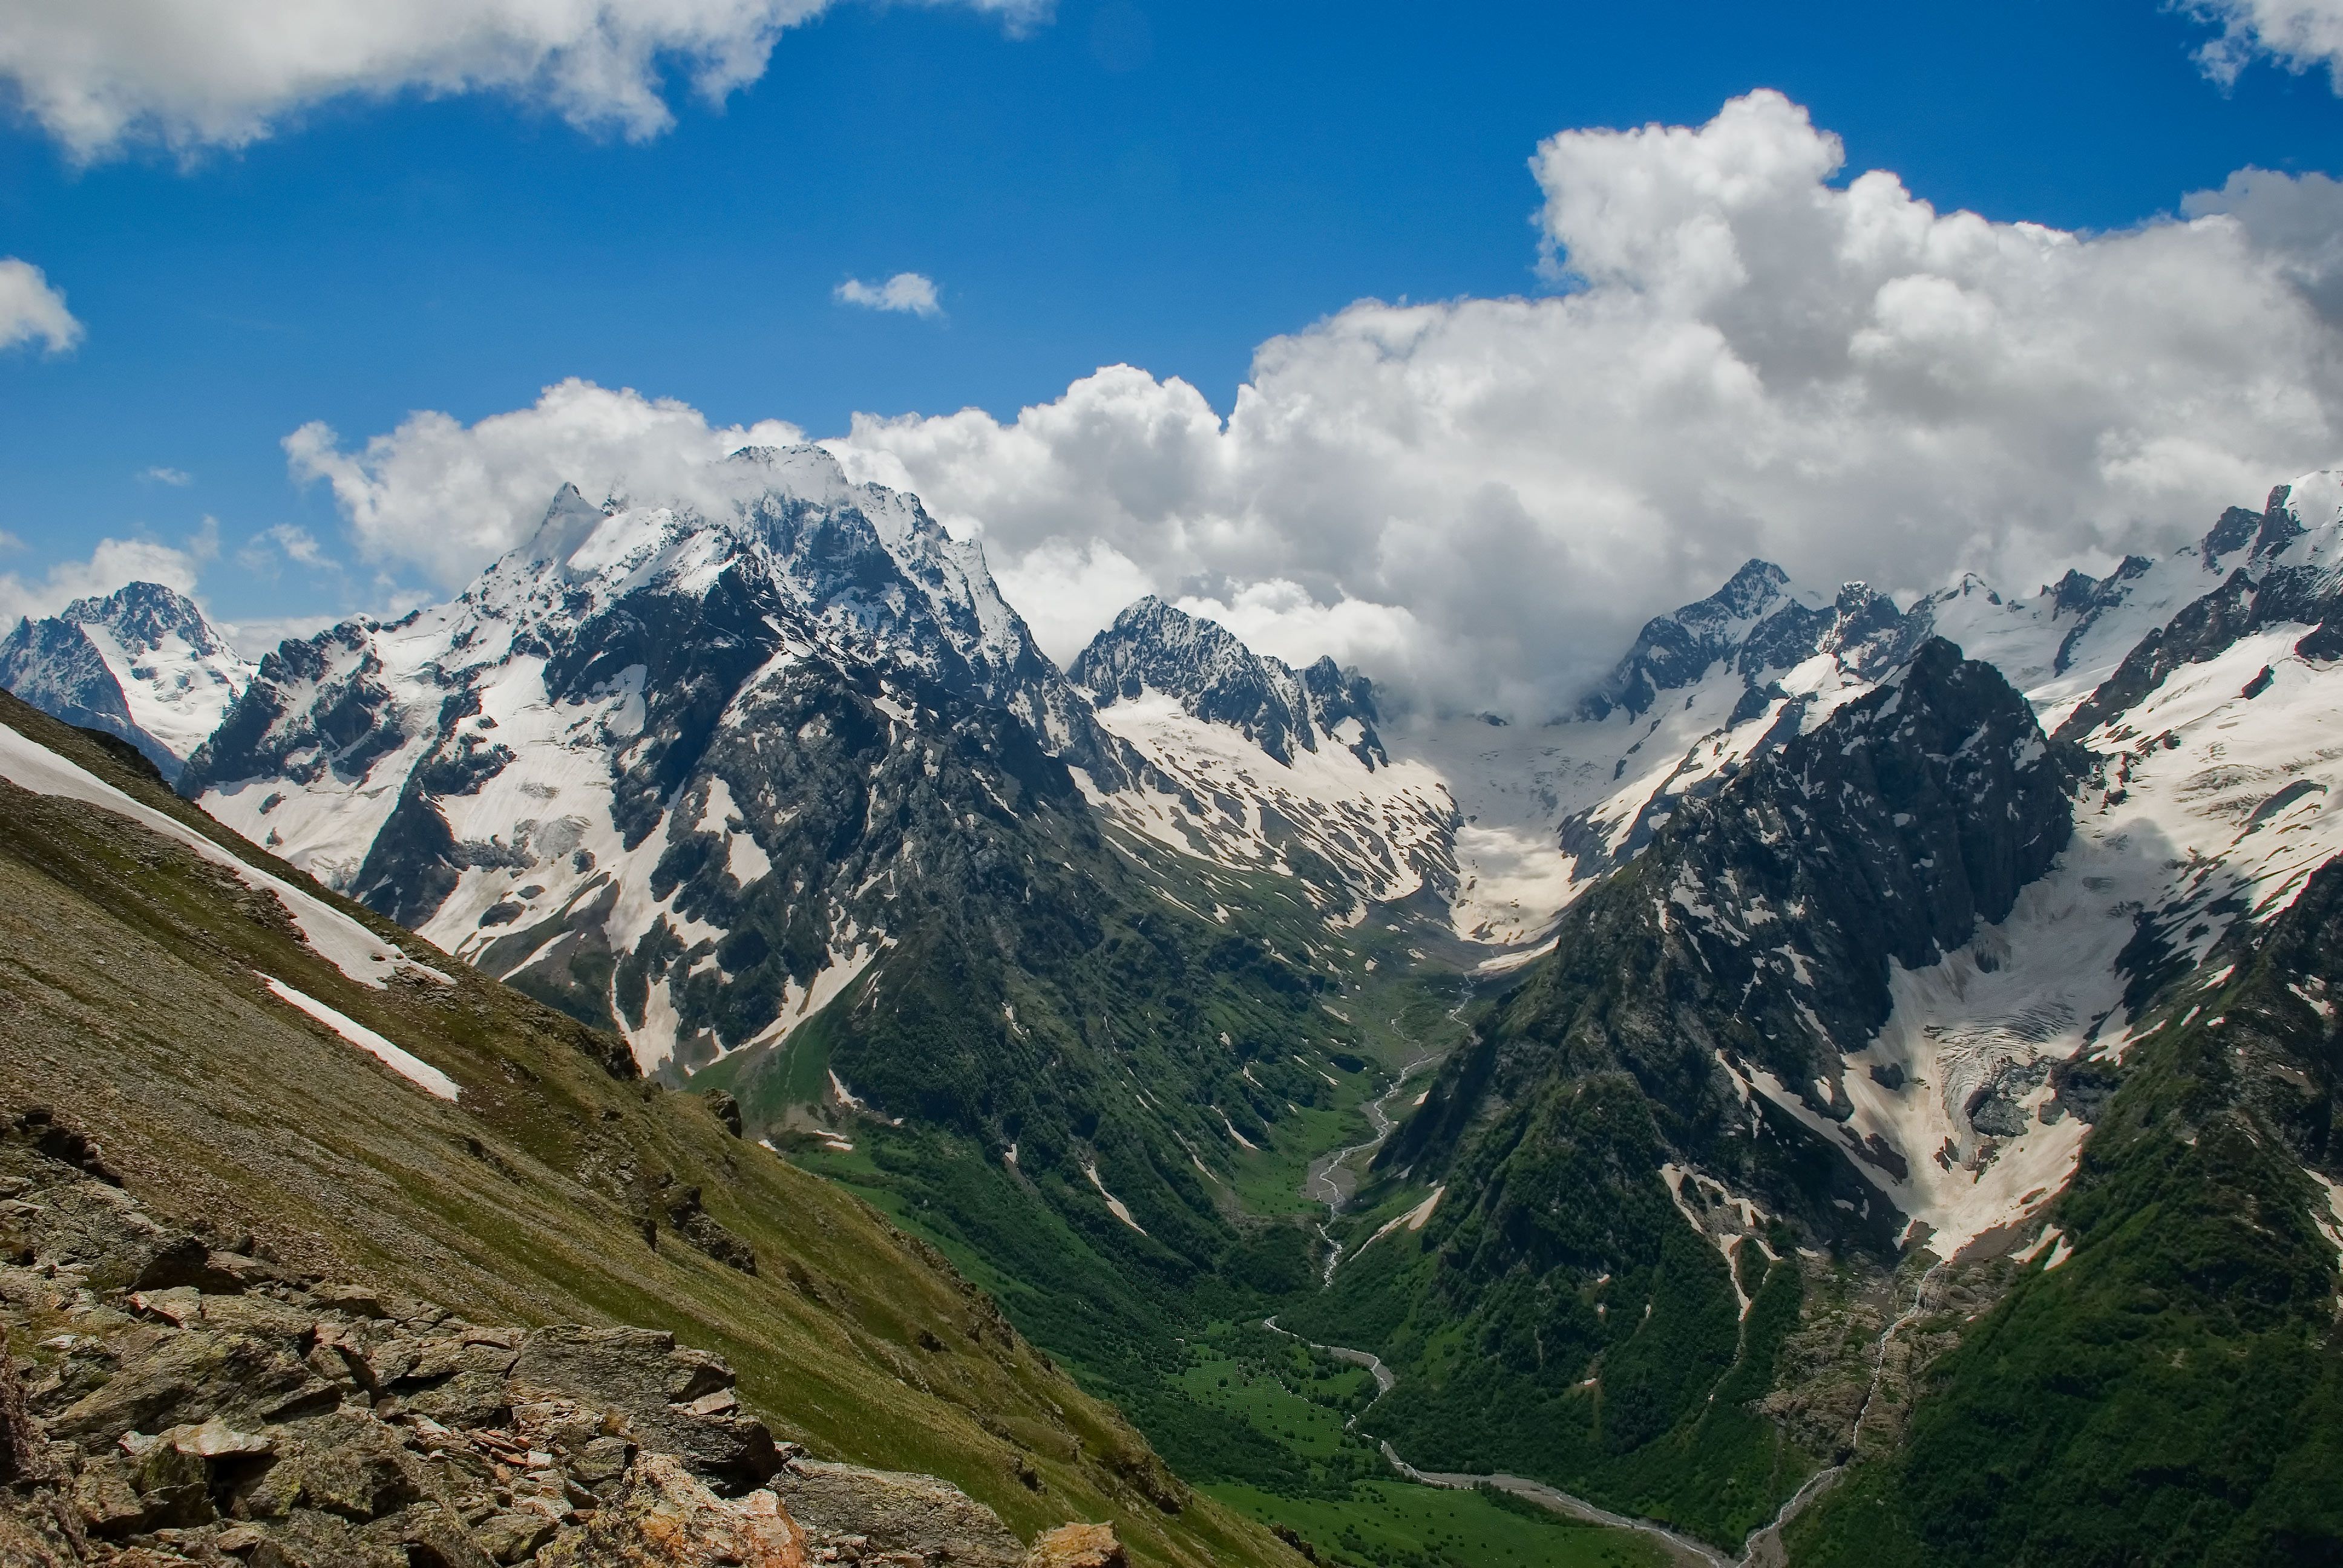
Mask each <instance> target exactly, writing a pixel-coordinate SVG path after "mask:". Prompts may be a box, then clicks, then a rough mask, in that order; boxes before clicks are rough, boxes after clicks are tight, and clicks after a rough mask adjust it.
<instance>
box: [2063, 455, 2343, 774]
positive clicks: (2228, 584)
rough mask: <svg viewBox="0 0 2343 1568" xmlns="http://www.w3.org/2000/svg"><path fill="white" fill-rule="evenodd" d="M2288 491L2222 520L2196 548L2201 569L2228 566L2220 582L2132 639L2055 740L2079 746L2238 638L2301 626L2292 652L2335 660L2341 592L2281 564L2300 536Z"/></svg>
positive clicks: (2325, 579) (2341, 639) (2342, 650)
mask: <svg viewBox="0 0 2343 1568" xmlns="http://www.w3.org/2000/svg"><path fill="white" fill-rule="evenodd" d="M2287 498H2288V487H2286V486H2284V485H2280V486H2278V487H2277V488H2276V489H2274V490H2272V491H2271V492H2270V498H2269V505H2268V507H2267V508H2264V509H2263V510H2262V511H2261V512H2259V513H2255V512H2249V511H2247V510H2246V509H2245V508H2242V507H2232V508H2229V509H2228V510H2227V512H2225V513H2223V514H2222V516H2221V519H2220V521H2219V522H2217V523H2216V524H2214V525H2213V528H2212V530H2211V531H2210V532H2209V533H2207V535H2206V536H2205V538H2204V539H2203V540H2202V541H2201V542H2200V543H2199V544H2198V546H2197V549H2198V551H2199V553H2200V554H2201V555H2202V556H2203V558H2204V559H2205V562H2206V564H2207V566H2210V567H2216V568H2217V567H2218V566H2219V565H2220V564H2221V563H2222V562H2224V561H2228V562H2231V563H2233V565H2232V567H2231V569H2230V572H2229V575H2228V577H2227V579H2225V580H2224V581H2223V582H2222V584H2221V586H2220V587H2219V588H2215V589H2214V590H2213V591H2212V592H2211V593H2208V594H2207V595H2205V596H2204V597H2203V598H2199V599H2197V600H2196V601H2195V602H2194V603H2192V604H2189V605H2187V606H2186V607H2185V608H2182V609H2181V611H2180V612H2179V613H2178V614H2177V615H2176V616H2174V617H2173V618H2171V620H2169V621H2167V623H2166V624H2164V625H2163V626H2160V627H2158V628H2156V629H2154V630H2152V631H2150V632H2149V633H2148V634H2147V636H2146V637H2143V638H2140V640H2139V642H2138V644H2137V646H2136V647H2135V648H2133V649H2132V650H2131V652H2129V653H2128V654H2127V655H2125V657H2124V661H2123V663H2121V664H2120V665H2118V666H2117V667H2116V670H2115V673H2114V674H2112V675H2110V676H2108V677H2107V679H2105V680H2103V681H2101V682H2100V683H2099V686H2098V689H2097V690H2096V691H2094V692H2092V693H2091V695H2090V696H2089V697H2088V698H2087V699H2084V701H2083V703H2082V705H2081V706H2080V707H2078V708H2077V709H2075V711H2074V712H2073V713H2072V714H2071V715H2069V716H2068V717H2067V719H2066V722H2065V723H2063V724H2061V725H2060V726H2059V727H2058V735H2059V738H2060V739H2075V740H2079V739H2082V738H2083V737H2084V736H2086V735H2088V734H2089V733H2090V732H2091V731H2092V730H2094V729H2097V728H2098V727H2099V726H2101V725H2103V724H2106V723H2107V722H2109V721H2110V720H2112V719H2117V718H2118V717H2119V716H2120V715H2122V714H2123V713H2125V712H2126V711H2127V710H2128V709H2131V708H2133V707H2134V706H2135V705H2137V703H2138V702H2139V701H2140V700H2141V699H2144V698H2146V697H2147V695H2148V693H2150V692H2152V691H2154V690H2155V689H2157V688H2158V687H2160V686H2162V685H2163V684H2164V682H2165V681H2166V679H2167V678H2169V677H2170V676H2171V674H2172V672H2173V671H2175V670H2177V669H2179V668H2183V667H2185V666H2187V665H2190V664H2202V663H2205V662H2206V661H2207V660H2209V659H2213V658H2218V657H2219V656H2220V655H2221V654H2223V653H2224V652H2226V651H2227V650H2228V648H2230V647H2231V646H2232V645H2234V644H2235V643H2236V642H2237V639H2238V638H2242V637H2247V636H2250V635H2252V634H2253V633H2255V632H2258V631H2261V630H2263V629H2265V628H2269V627H2276V626H2287V625H2290V624H2302V625H2308V626H2309V627H2310V628H2311V629H2310V630H2309V632H2308V633H2307V634H2306V635H2304V636H2303V637H2302V638H2299V639H2298V640H2297V642H2296V643H2295V652H2297V653H2298V654H2299V655H2301V656H2302V657H2304V658H2312V659H2333V658H2338V657H2343V590H2338V588H2336V587H2335V586H2334V584H2333V582H2332V581H2331V579H2330V578H2329V576H2328V573H2327V572H2326V571H2324V570H2321V569H2319V568H2317V567H2316V566H2306V565H2298V564H2288V563H2287V562H2286V561H2285V560H2284V559H2283V557H2284V555H2285V553H2286V550H2287V547H2288V546H2289V545H2291V544H2292V543H2293V542H2294V541H2295V539H2297V538H2299V537H2300V536H2301V535H2302V533H2303V527H2302V524H2301V523H2300V522H2299V521H2298V520H2297V519H2296V518H2295V517H2294V515H2293V513H2292V512H2290V511H2288V509H2287ZM2126 565H2127V566H2128V565H2129V563H2128V562H2127V563H2126ZM2118 576H2120V574H2118ZM2110 580H2113V579H2110ZM2247 695H2248V696H2251V695H2254V694H2253V693H2252V692H2251V691H2248V692H2247Z"/></svg>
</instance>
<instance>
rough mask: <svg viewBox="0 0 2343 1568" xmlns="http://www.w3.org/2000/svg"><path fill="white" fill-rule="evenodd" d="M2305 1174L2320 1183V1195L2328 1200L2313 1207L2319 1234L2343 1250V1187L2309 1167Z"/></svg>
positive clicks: (2311, 1216) (2339, 1249)
mask: <svg viewBox="0 0 2343 1568" xmlns="http://www.w3.org/2000/svg"><path fill="white" fill-rule="evenodd" d="M2303 1174H2304V1175H2306V1176H2308V1177H2309V1178H2310V1179H2311V1180H2312V1181H2316V1182H2318V1191H2319V1196H2320V1197H2322V1198H2324V1199H2325V1200H2326V1202H2325V1203H2324V1204H2322V1205H2316V1206H2314V1207H2313V1208H2312V1209H2311V1211H2310V1218H2311V1221H2312V1222H2313V1223H2315V1224H2316V1225H2318V1231H2319V1234H2321V1235H2323V1236H2325V1237H2326V1238H2327V1239H2328V1241H2331V1242H2333V1243H2334V1245H2335V1248H2336V1250H2337V1251H2343V1188H2338V1187H2337V1186H2336V1185H2335V1183H2334V1182H2332V1181H2328V1179H2327V1178H2326V1177H2324V1176H2321V1175H2320V1174H2319V1173H2318V1171H2312V1170H2310V1169H2308V1167H2306V1168H2305V1169H2304V1171H2303Z"/></svg>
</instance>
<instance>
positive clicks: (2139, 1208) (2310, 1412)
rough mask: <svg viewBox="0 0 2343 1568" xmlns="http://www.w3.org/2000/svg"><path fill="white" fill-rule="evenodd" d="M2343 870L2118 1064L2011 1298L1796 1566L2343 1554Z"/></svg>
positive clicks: (2180, 996)
mask: <svg viewBox="0 0 2343 1568" xmlns="http://www.w3.org/2000/svg"><path fill="white" fill-rule="evenodd" d="M2338 954H2343V861H2330V862H2328V865H2327V866H2326V867H2325V868H2324V869H2321V870H2319V871H2318V873H2317V874H2316V875H2315V876H2314V877H2313V878H2311V879H2310V880H2309V882H2308V885H2307V886H2306V887H2305V888H2304V889H2303V890H2302V891H2301V892H2300V895H2299V896H2298V898H2297V899H2296V900H2294V901H2293V902H2292V903H2291V904H2290V905H2289V906H2288V908H2287V909H2286V910H2284V911H2283V912H2282V913H2280V914H2278V915H2277V916H2276V917H2274V918H2273V919H2271V920H2268V922H2267V923H2266V924H2263V925H2259V926H2257V925H2255V924H2252V923H2250V922H2239V923H2238V924H2237V926H2235V927H2233V928H2232V930H2231V934H2230V936H2229V937H2228V938H2227V939H2226V940H2224V941H2223V942H2222V943H2221V944H2220V945H2219V946H2218V947H2217V949H2216V950H2215V952H2214V953H2213V954H2212V955H2211V957H2210V958H2209V959H2208V961H2207V963H2206V964H2205V965H2204V966H2203V967H2202V968H2201V970H2198V971H2197V973H2196V974H2194V975H2192V976H2191V977H2190V978H2189V979H2188V980H2187V982H2185V983H2183V984H2181V985H2179V986H2177V987H2176V988H2174V990H2173V991H2172V992H2171V993H2170V994H2169V1000H2167V1001H2166V1002H2165V1003H2164V1004H2163V1005H2162V1006H2161V1007H2160V1008H2158V1009H2157V1016H2156V1018H2155V1020H2154V1021H2153V1022H2152V1023H2151V1024H2150V1025H2149V1026H2148V1027H2147V1028H2145V1029H2143V1030H2141V1031H2140V1033H2139V1035H2138V1037H2137V1040H2136V1042H2135V1043H2134V1044H2132V1045H2131V1046H2130V1047H2129V1048H2128V1050H2126V1051H2124V1052H2123V1053H2122V1058H2121V1060H2122V1072H2123V1075H2124V1080H2123V1086H2122V1088H2121V1090H2120V1091H2118V1092H2117V1094H2116V1096H2115V1098H2114V1100H2113V1101H2112V1103H2111V1104H2109V1105H2108V1107H2107V1111H2106V1113H2105V1115H2104V1116H2103V1117H2102V1118H2101V1120H2100V1122H2099V1125H2098V1127H2097V1130H2096V1131H2094V1133H2093V1135H2092V1137H2091V1139H2090V1141H2089V1142H2088V1143H2087V1145H2086V1146H2085V1149H2084V1151H2083V1160H2082V1165H2081V1168H2080V1170H2079V1171H2077V1175H2076V1179H2075V1182H2074V1185H2073V1187H2072V1188H2071V1190H2070V1191H2068V1192H2067V1194H2066V1196H2065V1197H2064V1198H2062V1199H2061V1200H2060V1201H2059V1202H2058V1203H2057V1204H2056V1207H2055V1208H2054V1209H2053V1210H2052V1211H2051V1212H2050V1214H2049V1216H2048V1223H2047V1226H2046V1229H2045V1231H2043V1233H2042V1235H2041V1236H2040V1237H2039V1238H2038V1239H2037V1240H2036V1244H2035V1245H2034V1246H2033V1248H2031V1249H2030V1250H2029V1251H2028V1253H2027V1254H2026V1258H2027V1263H2026V1269H2025V1271H2024V1272H2023V1273H2022V1274H2021V1275H2020V1277H2019V1280H2018V1282H2017V1284H2016V1288H2015V1289H2013V1290H2012V1291H2011V1292H2009V1294H2008V1296H2007V1297H2006V1299H2005V1300H2003V1302H2001V1303H2000V1304H1999V1305H1998V1306H1997V1307H1996V1308H1995V1310H1994V1311H1993V1312H1991V1314H1990V1315H1988V1316H1987V1317H1986V1318H1985V1320H1984V1321H1982V1322H1978V1323H1977V1324H1976V1325H1975V1326H1973V1327H1972V1328H1970V1329H1969V1330H1968V1331H1967V1332H1966V1333H1965V1334H1964V1335H1963V1336H1962V1341H1961V1343H1960V1345H1959V1347H1958V1348H1957V1349H1956V1350H1954V1351H1953V1352H1951V1353H1949V1354H1947V1355H1946V1356H1945V1357H1944V1358H1943V1359H1942V1360H1941V1361H1939V1362H1936V1364H1935V1365H1934V1366H1933V1367H1931V1368H1930V1369H1929V1372H1928V1373H1927V1374H1926V1380H1925V1382H1924V1385H1923V1391H1922V1392H1923V1398H1922V1400H1921V1402H1920V1403H1919V1405H1918V1407H1917V1409H1916V1412H1915V1413H1914V1417H1913V1420H1912V1424H1911V1428H1910V1432H1909V1435H1908V1439H1907V1441H1906V1443H1905V1445H1904V1446H1903V1447H1902V1449H1901V1450H1900V1451H1897V1452H1891V1453H1885V1454H1882V1455H1880V1456H1878V1457H1877V1458H1876V1459H1875V1461H1874V1462H1871V1463H1869V1464H1866V1465H1864V1466H1861V1467H1859V1468H1858V1469H1857V1470H1856V1471H1855V1473H1854V1475H1853V1477H1852V1478H1851V1479H1850V1480H1849V1481H1848V1482H1847V1483H1845V1485H1844V1486H1843V1487H1841V1488H1840V1489H1839V1490H1838V1491H1837V1492H1836V1493H1832V1494H1831V1495H1829V1496H1827V1497H1826V1498H1825V1501H1824V1502H1823V1503H1822V1504H1821V1505H1820V1506H1819V1507H1817V1508H1816V1509H1815V1511H1814V1513H1812V1514H1811V1515H1809V1516H1808V1517H1807V1518H1805V1519H1804V1520H1802V1521H1800V1522H1799V1523H1798V1524H1797V1525H1796V1526H1795V1528H1794V1530H1793V1532H1792V1534H1791V1545H1792V1547H1793V1549H1794V1550H1793V1560H1794V1561H1795V1562H1796V1563H1801V1564H1807V1563H1813V1564H1839V1563H1865V1564H1878V1565H1882V1568H1901V1565H1904V1564H1914V1565H1919V1564H1927V1565H1931V1568H1933V1565H1936V1564H1952V1563H1981V1562H1990V1563H2012V1564H2035V1563H2042V1564H2047V1563H2062V1564H2064V1563H2077V1564H2099V1563H2108V1564H2112V1563H2147V1564H2167V1563H2168V1564H2176V1565H2177V1564H2180V1563H2191V1564H2195V1563H2203V1564H2231V1563H2239V1564H2242V1563H2316V1562H2328V1561H2332V1560H2334V1559H2335V1557H2336V1556H2337V1555H2338V1553H2343V1511H2338V1503H2337V1500H2338V1498H2343V1486H2338V1482H2343V1446H2338V1442H2337V1440H2336V1435H2335V1434H2336V1433H2337V1432H2338V1430H2343V1425H2339V1424H2338V1423H2343V1348H2338V1343H2337V1341H2336V1335H2335V1324H2336V1321H2337V1315H2338V1306H2343V1303H2338V1296H2337V1287H2338V1267H2337V1259H2338V1248H2343V1214H2339V1213H2338V1209H2337V1206H2336V1197H2335V1194H2336V1191H2337V1188H2336V1180H2337V1178H2338V1175H2343V1165H2338V1153H2343V1151H2338V1146H2337V1143H2336V1141H2335V1138H2334V1134H2333V1125H2334V1119H2335V1111H2336V1103H2335V1097H2336V1085H2337V1082H2338V1069H2343V1052H2338V1032H2337V1029H2336V1024H2335V1020H2334V1008H2333V1006H2332V1004H2331V1002H2330V1001H2329V1000H2328V999H2329V998H2330V996H2331V995H2332V993H2333V992H2334V990H2335V989H2336V987H2337V986H2338V983H2343V966H2338Z"/></svg>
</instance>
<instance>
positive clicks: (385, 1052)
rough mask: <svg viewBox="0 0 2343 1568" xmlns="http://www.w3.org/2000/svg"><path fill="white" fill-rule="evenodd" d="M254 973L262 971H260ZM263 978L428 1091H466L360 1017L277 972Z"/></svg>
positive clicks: (445, 1095)
mask: <svg viewBox="0 0 2343 1568" xmlns="http://www.w3.org/2000/svg"><path fill="white" fill-rule="evenodd" d="M253 972H254V973H255V974H259V973H260V971H259V970H254V971H253ZM260 978H261V979H262V980H265V981H266V982H267V985H268V989H269V990H272V991H274V992H276V993H277V998H278V999H279V1000H283V1001H287V1002H290V1003H291V1004H292V1005H293V1006H295V1007H297V1008H298V1009H300V1010H302V1011H303V1012H306V1013H307V1014H308V1015H309V1016H310V1017H311V1018H314V1019H316V1020H317V1021H318V1022H319V1023H322V1024H324V1025H325V1026H326V1027H327V1029H330V1030H333V1031H334V1032H335V1033H336V1034H338V1035H340V1036H341V1037H342V1038H343V1039H344V1040H348V1041H349V1042H350V1043H351V1044H352V1045H355V1046H357V1048H358V1049H359V1050H363V1051H365V1052H366V1053H367V1055H368V1056H371V1057H373V1058H374V1059H375V1060H377V1061H379V1062H381V1063H382V1064H383V1065H384V1066H385V1067H387V1068H388V1069H390V1070H391V1071H393V1072H395V1073H397V1074H398V1076H399V1077H401V1078H403V1079H405V1080H407V1082H409V1083H411V1084H413V1085H415V1087H416V1088H417V1089H420V1090H421V1091H423V1092H425V1093H426V1094H428V1095H431V1096H433V1097H434V1098H435V1099H439V1100H446V1101H454V1100H456V1099H458V1097H459V1096H460V1095H461V1094H462V1092H463V1091H462V1090H460V1089H459V1088H458V1087H457V1084H456V1081H455V1080H454V1079H452V1078H450V1077H448V1076H447V1074H446V1073H444V1072H442V1071H440V1070H438V1069H437V1068H436V1067H434V1066H432V1065H431V1064H430V1063H429V1062H427V1061H426V1060H423V1059H422V1058H421V1057H419V1056H417V1055H416V1054H415V1053H414V1052H412V1051H410V1050H406V1049H404V1048H403V1047H401V1046H399V1045H397V1044H395V1043H393V1042H392V1041H391V1040H387V1039H386V1038H384V1037H383V1036H382V1035H379V1034H377V1033H376V1032H375V1031H374V1030H370V1029H368V1028H367V1026H366V1025H364V1024H362V1023H360V1022H358V1021H357V1020H356V1019H354V1018H351V1017H349V1016H348V1015H347V1014H346V1013H342V1012H338V1011H337V1010H334V1009H332V1008H330V1007H327V1005H326V1004H325V1003H324V1002H321V1001H319V1000H317V998H316V997H313V996H311V995H309V994H308V993H307V991H299V990H294V989H293V988H292V987H291V986H289V985H287V984H286V983H285V982H284V981H283V980H278V979H277V977H276V976H274V975H267V974H262V975H260Z"/></svg>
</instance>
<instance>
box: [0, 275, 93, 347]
mask: <svg viewBox="0 0 2343 1568" xmlns="http://www.w3.org/2000/svg"><path fill="white" fill-rule="evenodd" d="M81 334H82V328H81V323H80V322H78V321H76V320H75V319H74V315H73V312H72V311H70V310H67V309H66V308H65V295H64V294H63V293H61V292H60V291H59V290H57V289H55V288H54V287H52V286H50V284H49V280H48V278H47V277H46V276H44V275H43V274H42V272H41V269H40V268H39V267H37V266H34V265H33V264H32V263H31V262H29V261H19V260H17V259H16V258H15V256H0V349H5V348H14V347H16V346H17V345H18V344H20V343H30V342H32V341H33V340H34V339H35V338H36V337H37V338H39V339H40V340H41V341H42V343H43V345H44V346H45V347H46V348H47V350H48V352H49V353H51V354H63V353H64V352H65V350H66V349H68V348H71V347H73V346H74V345H75V344H76V343H79V342H80V341H81Z"/></svg>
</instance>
